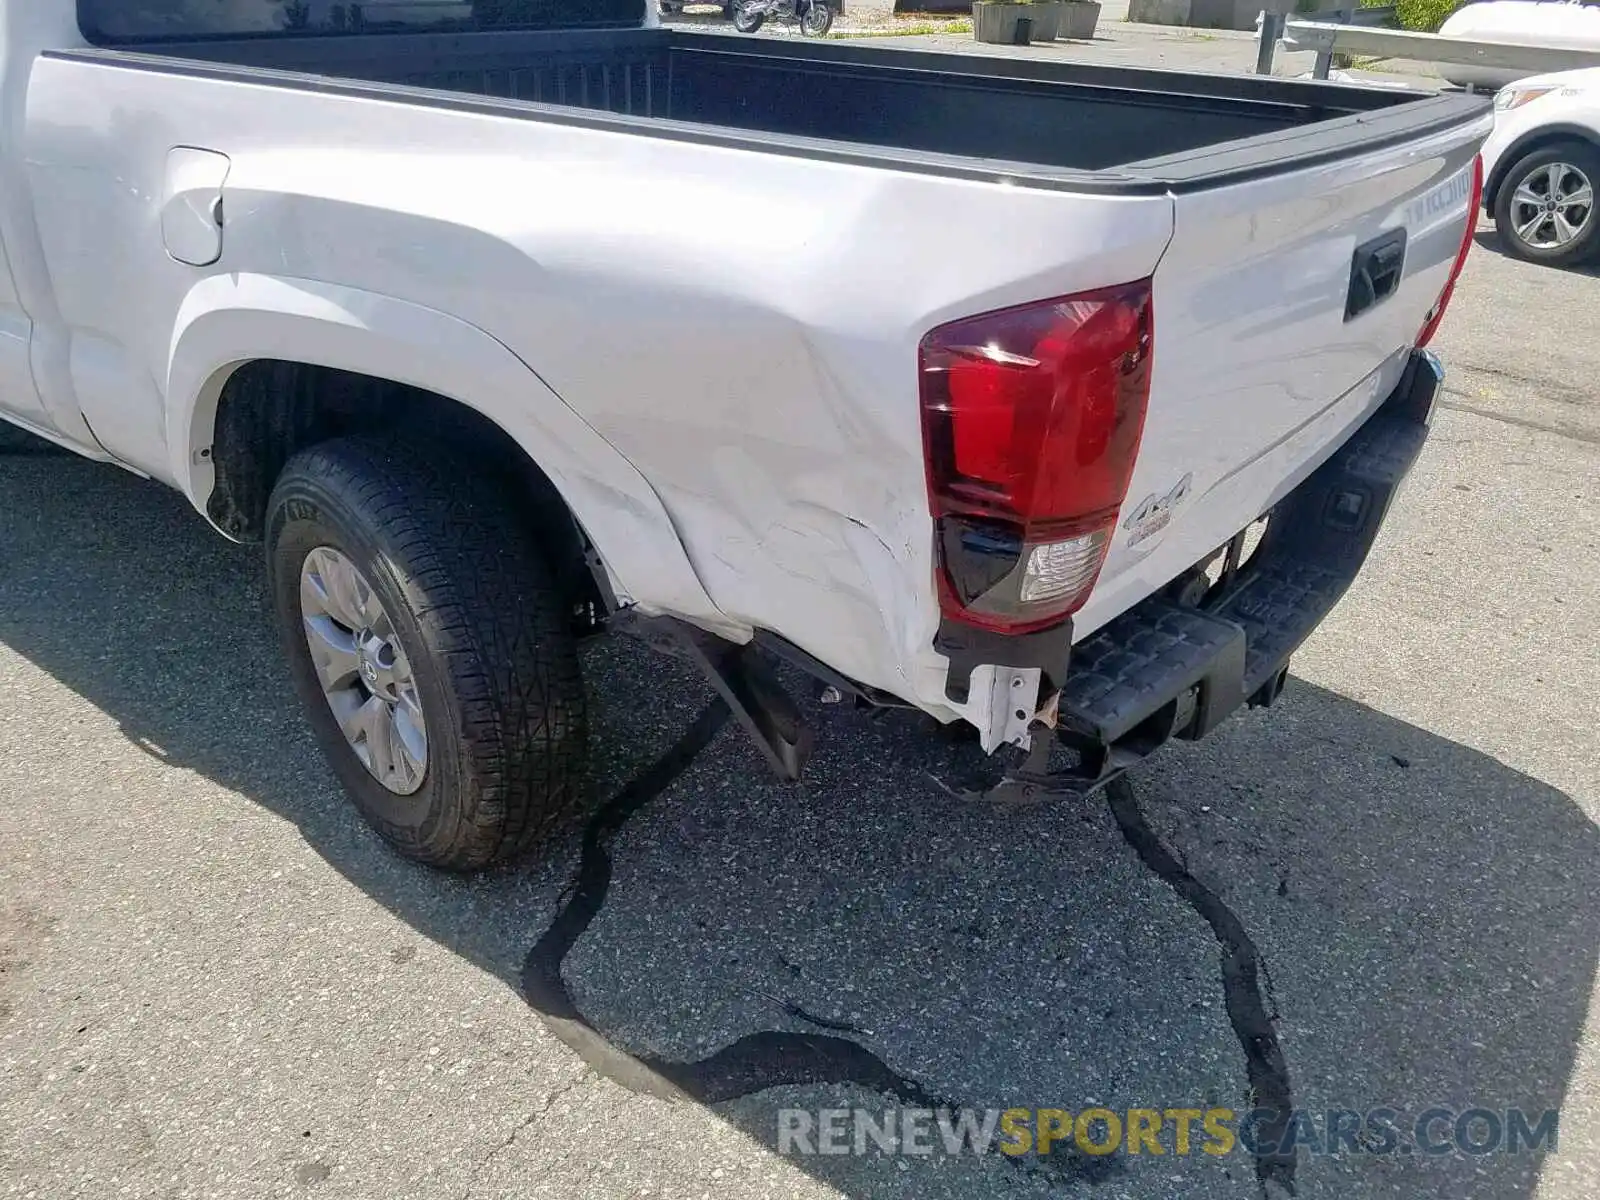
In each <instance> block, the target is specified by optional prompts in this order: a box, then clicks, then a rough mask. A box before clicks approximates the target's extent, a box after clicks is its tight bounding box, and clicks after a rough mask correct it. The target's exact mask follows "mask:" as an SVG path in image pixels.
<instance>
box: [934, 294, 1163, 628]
mask: <svg viewBox="0 0 1600 1200" xmlns="http://www.w3.org/2000/svg"><path fill="white" fill-rule="evenodd" d="M1152 339H1153V327H1152V316H1151V305H1150V281H1149V280H1142V281H1140V282H1138V283H1130V284H1125V285H1123V286H1120V287H1114V288H1106V289H1104V290H1101V291H1094V292H1082V293H1079V294H1078V295H1074V296H1065V297H1062V298H1061V299H1058V300H1046V301H1043V302H1041V303H1038V304H1029V305H1025V306H1023V307H1020V308H1008V309H1003V310H1001V311H999V312H992V313H986V314H984V315H983V316H978V317H970V318H967V319H965V320H961V321H955V322H952V323H951V324H948V325H941V326H940V327H939V328H937V329H935V330H934V331H933V332H932V333H930V334H928V336H927V337H925V338H924V339H923V340H922V347H921V362H920V365H921V387H922V422H923V439H924V448H925V452H926V456H927V468H928V495H929V499H930V501H931V504H932V508H933V516H934V520H935V522H936V523H937V527H938V548H939V598H940V605H941V607H942V609H943V610H944V613H945V615H946V616H949V617H953V618H955V619H957V620H961V621H965V622H967V623H968V624H972V625H978V626H981V627H983V628H986V629H994V630H999V631H1001V632H1007V633H1023V632H1027V631H1029V630H1032V629H1040V628H1044V627H1046V626H1048V625H1052V624H1056V623H1058V622H1059V621H1061V620H1062V619H1063V618H1065V617H1067V616H1068V615H1070V614H1071V613H1073V612H1075V611H1076V610H1077V609H1078V608H1080V607H1081V606H1082V605H1083V603H1084V601H1085V600H1087V599H1088V597H1089V592H1090V591H1091V589H1092V588H1093V587H1094V583H1095V579H1096V578H1097V577H1098V576H1099V574H1100V567H1101V564H1102V563H1103V562H1104V561H1105V554H1106V549H1107V547H1108V546H1109V545H1110V542H1111V534H1112V531H1113V530H1114V529H1115V528H1116V523H1117V514H1118V512H1119V510H1120V509H1121V506H1122V501H1123V499H1124V498H1125V497H1126V495H1127V491H1128V480H1129V477H1130V476H1131V475H1132V474H1133V462H1134V457H1135V455H1136V454H1137V452H1138V448H1139V437H1140V435H1141V433H1142V432H1143V430H1144V417H1145V408H1146V405H1147V403H1148V401H1149V397H1150V358H1151V351H1152V346H1153V341H1152Z"/></svg>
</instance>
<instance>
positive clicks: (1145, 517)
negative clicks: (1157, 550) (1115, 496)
mask: <svg viewBox="0 0 1600 1200" xmlns="http://www.w3.org/2000/svg"><path fill="white" fill-rule="evenodd" d="M1193 486H1194V474H1193V472H1190V473H1189V474H1187V475H1185V476H1184V477H1183V478H1182V479H1180V480H1178V482H1177V483H1176V484H1174V485H1173V488H1172V490H1171V491H1170V492H1168V493H1167V494H1166V495H1165V496H1146V497H1145V498H1144V499H1143V500H1142V501H1140V502H1139V506H1138V507H1137V508H1135V509H1134V510H1133V511H1132V512H1131V513H1129V514H1128V519H1127V520H1126V521H1124V522H1123V523H1122V527H1123V528H1124V529H1126V530H1127V531H1128V532H1129V533H1130V534H1131V535H1132V536H1131V537H1129V539H1128V544H1129V545H1130V546H1137V545H1138V544H1139V543H1140V542H1142V541H1144V540H1145V539H1146V538H1148V537H1153V536H1154V535H1155V534H1158V533H1160V532H1161V531H1162V530H1163V529H1165V528H1166V527H1167V526H1168V525H1169V524H1171V523H1172V514H1173V511H1174V510H1175V509H1176V508H1177V507H1178V505H1180V504H1182V503H1183V502H1184V501H1185V500H1187V499H1188V498H1189V490H1190V489H1191V488H1192V487H1193Z"/></svg>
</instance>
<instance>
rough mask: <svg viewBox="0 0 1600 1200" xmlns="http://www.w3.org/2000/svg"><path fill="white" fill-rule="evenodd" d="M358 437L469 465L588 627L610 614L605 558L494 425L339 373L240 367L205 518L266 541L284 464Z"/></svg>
mask: <svg viewBox="0 0 1600 1200" xmlns="http://www.w3.org/2000/svg"><path fill="white" fill-rule="evenodd" d="M354 434H383V435H385V436H388V437H398V438H403V439H406V440H415V441H417V442H419V443H421V444H423V445H426V446H429V447H431V448H436V449H439V450H441V451H443V452H446V453H452V452H453V453H456V454H459V455H461V456H463V457H470V461H471V463H472V468H473V470H475V471H478V472H481V473H483V474H486V475H489V476H491V477H493V478H494V479H495V481H496V483H497V485H498V486H499V487H500V488H501V489H502V490H503V492H504V494H505V498H506V503H507V505H508V506H510V507H511V508H513V509H514V510H515V511H516V512H518V513H521V514H523V515H524V516H525V518H526V519H527V521H528V523H529V525H530V526H531V527H532V528H534V529H535V531H536V532H537V534H538V537H539V542H540V544H541V545H542V546H544V547H546V556H547V558H548V559H549V566H550V568H551V570H552V571H553V572H554V573H555V576H556V580H557V582H558V584H559V585H560V586H561V588H562V591H563V593H564V594H565V595H566V596H567V597H568V598H569V599H570V601H571V603H572V606H573V612H574V615H575V620H576V621H577V623H578V625H579V626H580V627H592V626H594V625H595V624H597V623H598V621H599V620H600V619H602V618H603V616H604V614H605V613H607V612H608V611H609V610H610V609H611V608H613V607H615V605H614V603H613V602H611V594H610V588H609V587H608V586H607V585H606V583H605V574H604V571H603V570H602V569H601V568H600V565H599V559H598V556H597V555H596V554H595V553H594V549H593V547H592V545H591V544H590V542H589V540H588V538H587V536H586V535H585V534H584V532H583V530H582V528H581V527H580V526H579V525H578V522H577V520H576V518H574V517H573V515H572V512H571V510H570V509H568V508H567V505H566V502H565V501H564V500H563V499H562V498H561V493H560V492H559V491H557V490H556V487H555V485H554V484H553V483H551V482H550V478H549V476H547V475H546V474H545V473H544V472H543V471H542V470H541V469H540V468H539V466H538V464H537V463H535V462H534V461H533V460H532V459H531V458H529V457H528V455H527V454H526V453H525V452H524V451H523V449H522V447H521V446H519V445H517V443H516V442H515V441H514V440H513V439H512V437H511V435H510V434H508V433H506V432H505V430H503V429H501V428H500V427H499V426H498V425H496V424H495V423H494V422H493V421H491V420H489V418H487V417H485V416H484V415H483V414H482V413H480V412H478V411H476V410H475V409H471V408H468V407H467V406H466V405H465V404H462V403H460V402H458V401H456V400H452V399H450V398H449V397H447V396H441V395H439V394H437V393H435V392H429V391H424V390H423V389H421V388H414V387H409V386H407V385H405V384H401V383H395V382H393V381H392V380H388V379H379V378H376V377H374V376H370V375H359V374H356V373H354V372H351V371H341V370H337V369H335V368H332V367H319V366H312V365H309V364H306V363H297V362H287V361H283V360H279V359H258V360H255V361H252V362H247V363H245V364H243V365H242V366H240V367H238V368H237V369H236V370H235V371H234V372H233V374H232V375H231V376H229V378H228V381H227V382H226V383H225V384H224V385H223V388H222V393H221V395H220V397H219V398H218V401H217V417H216V424H215V427H214V429H213V432H212V444H211V457H212V465H213V469H214V470H215V473H216V483H215V486H214V487H213V488H212V491H211V495H210V497H209V498H208V499H207V501H206V514H207V515H208V516H209V517H210V518H211V519H212V521H214V522H215V523H216V525H217V527H218V528H219V529H221V530H222V531H223V532H224V533H226V534H228V535H229V536H230V537H235V538H238V539H240V540H241V541H259V540H260V538H261V536H262V532H263V530H264V528H265V525H266V514H267V501H268V499H269V498H270V496H271V495H272V488H273V485H274V484H275V483H276V482H277V479H278V476H279V474H281V473H282V471H283V467H284V464H285V463H287V462H288V461H289V459H290V458H291V457H292V456H293V455H294V454H296V453H298V452H299V451H301V450H304V449H306V448H307V447H308V446H313V445H316V444H317V443H318V442H325V441H327V440H329V439H330V438H336V437H348V436H350V435H354Z"/></svg>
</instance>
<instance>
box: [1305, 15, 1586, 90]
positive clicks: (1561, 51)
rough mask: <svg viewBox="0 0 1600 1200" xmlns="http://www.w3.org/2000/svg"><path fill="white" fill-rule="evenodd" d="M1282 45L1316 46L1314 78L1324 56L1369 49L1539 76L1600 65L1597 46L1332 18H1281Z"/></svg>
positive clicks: (1374, 52) (1324, 73)
mask: <svg viewBox="0 0 1600 1200" xmlns="http://www.w3.org/2000/svg"><path fill="white" fill-rule="evenodd" d="M1283 44H1284V46H1285V47H1286V48H1288V49H1292V50H1315V51H1317V67H1318V68H1319V69H1318V70H1316V71H1315V72H1314V73H1315V75H1316V77H1317V78H1318V79H1326V78H1327V77H1328V74H1327V71H1326V70H1324V69H1321V68H1322V64H1323V61H1324V59H1328V60H1330V61H1331V59H1332V56H1333V52H1334V50H1335V49H1337V50H1338V51H1339V52H1340V53H1342V54H1370V55H1374V56H1377V57H1379V58H1412V59H1416V60H1418V61H1420V62H1436V63H1459V64H1464V65H1467V66H1475V67H1488V68H1491V69H1494V70H1502V71H1519V72H1523V73H1525V74H1528V75H1542V74H1544V73H1545V72H1546V71H1570V70H1574V69H1576V68H1578V67H1597V66H1600V50H1581V49H1575V48H1573V47H1571V46H1530V45H1525V44H1521V43H1516V42H1501V41H1486V40H1478V39H1472V38H1455V37H1443V36H1441V35H1439V34H1437V33H1412V32H1411V31H1409V30H1405V29H1373V28H1367V27H1363V26H1362V25H1344V24H1338V23H1335V22H1331V21H1300V20H1294V19H1291V20H1289V21H1287V22H1286V24H1285V28H1284V32H1283Z"/></svg>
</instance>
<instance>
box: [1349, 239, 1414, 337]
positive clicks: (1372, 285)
mask: <svg viewBox="0 0 1600 1200" xmlns="http://www.w3.org/2000/svg"><path fill="white" fill-rule="evenodd" d="M1405 263H1406V231H1405V230H1404V229H1391V230H1390V231H1389V232H1388V233H1384V234H1379V235H1378V236H1377V237H1375V238H1373V239H1372V240H1371V241H1370V242H1364V243H1362V244H1361V245H1359V246H1357V247H1356V252H1355V254H1354V255H1352V256H1351V259H1350V291H1349V292H1348V293H1347V294H1346V296H1345V301H1344V319H1345V320H1346V321H1349V320H1352V319H1354V318H1355V317H1358V316H1360V315H1361V314H1362V313H1364V312H1366V311H1367V310H1368V309H1369V308H1374V307H1376V306H1377V305H1378V304H1379V303H1381V302H1382V301H1384V300H1387V299H1388V298H1389V297H1390V296H1392V295H1394V293H1395V290H1396V289H1397V288H1399V286H1400V275H1401V273H1402V271H1403V270H1404V268H1405Z"/></svg>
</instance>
